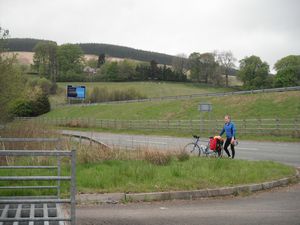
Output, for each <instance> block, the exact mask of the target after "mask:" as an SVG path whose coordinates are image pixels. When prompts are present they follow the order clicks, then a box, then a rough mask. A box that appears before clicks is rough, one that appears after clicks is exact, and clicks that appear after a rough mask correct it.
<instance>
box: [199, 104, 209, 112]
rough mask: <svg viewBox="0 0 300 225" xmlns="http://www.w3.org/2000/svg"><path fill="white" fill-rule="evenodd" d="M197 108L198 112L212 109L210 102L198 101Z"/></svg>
mask: <svg viewBox="0 0 300 225" xmlns="http://www.w3.org/2000/svg"><path fill="white" fill-rule="evenodd" d="M198 110H199V111H200V112H211V111H212V104H210V103H200V105H199V106H198Z"/></svg>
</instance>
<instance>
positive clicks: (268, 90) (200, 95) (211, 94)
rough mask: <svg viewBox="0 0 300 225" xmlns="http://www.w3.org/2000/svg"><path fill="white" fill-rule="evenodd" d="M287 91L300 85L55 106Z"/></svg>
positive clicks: (296, 88)
mask: <svg viewBox="0 0 300 225" xmlns="http://www.w3.org/2000/svg"><path fill="white" fill-rule="evenodd" d="M287 91H300V86H295V87H282V88H268V89H256V90H247V91H232V92H214V93H199V94H191V95H178V96H163V97H154V98H143V99H135V100H123V101H107V102H99V103H78V104H61V105H56V106H55V107H54V108H56V107H57V106H59V107H64V106H83V105H103V104H123V103H135V102H152V101H164V100H183V99H193V98H199V97H221V96H230V95H245V94H258V93H272V92H287Z"/></svg>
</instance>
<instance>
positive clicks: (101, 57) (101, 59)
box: [97, 53, 105, 68]
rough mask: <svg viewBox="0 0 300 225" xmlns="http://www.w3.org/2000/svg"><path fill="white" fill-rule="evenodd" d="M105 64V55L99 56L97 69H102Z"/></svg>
mask: <svg viewBox="0 0 300 225" xmlns="http://www.w3.org/2000/svg"><path fill="white" fill-rule="evenodd" d="M104 63H105V54H103V53H102V54H100V55H99V56H98V62H97V68H100V67H101V66H102V65H103V64H104Z"/></svg>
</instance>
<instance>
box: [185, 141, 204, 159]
mask: <svg viewBox="0 0 300 225" xmlns="http://www.w3.org/2000/svg"><path fill="white" fill-rule="evenodd" d="M183 151H184V152H186V153H188V154H189V155H192V156H200V155H201V150H200V147H199V145H197V144H195V143H189V144H187V145H186V146H184V148H183Z"/></svg>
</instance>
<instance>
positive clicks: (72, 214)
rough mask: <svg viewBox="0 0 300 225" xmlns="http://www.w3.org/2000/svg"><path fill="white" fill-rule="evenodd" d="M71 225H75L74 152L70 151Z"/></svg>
mask: <svg viewBox="0 0 300 225" xmlns="http://www.w3.org/2000/svg"><path fill="white" fill-rule="evenodd" d="M70 191H71V225H76V211H75V210H76V199H75V196H76V151H75V150H72V151H71V190H70Z"/></svg>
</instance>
